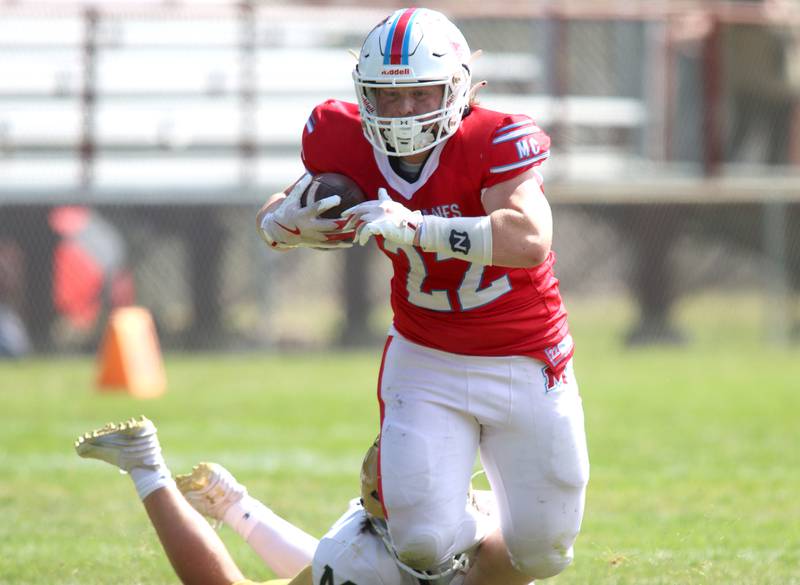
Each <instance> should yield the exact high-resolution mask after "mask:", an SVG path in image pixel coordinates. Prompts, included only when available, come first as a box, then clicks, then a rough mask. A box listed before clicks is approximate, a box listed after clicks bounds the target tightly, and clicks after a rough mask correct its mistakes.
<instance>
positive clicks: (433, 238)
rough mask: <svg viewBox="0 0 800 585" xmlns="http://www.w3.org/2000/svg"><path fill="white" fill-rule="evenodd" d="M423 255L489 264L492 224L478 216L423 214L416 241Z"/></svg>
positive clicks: (487, 217) (486, 218) (486, 217)
mask: <svg viewBox="0 0 800 585" xmlns="http://www.w3.org/2000/svg"><path fill="white" fill-rule="evenodd" d="M419 245H420V247H421V248H422V249H423V250H424V251H426V252H439V253H442V254H447V255H448V256H452V257H453V258H459V259H460V260H466V261H468V262H475V263H476V264H482V265H491V263H492V221H491V219H489V216H487V215H484V216H482V217H439V216H436V215H426V216H425V220H424V221H423V223H422V233H421V235H420V238H419Z"/></svg>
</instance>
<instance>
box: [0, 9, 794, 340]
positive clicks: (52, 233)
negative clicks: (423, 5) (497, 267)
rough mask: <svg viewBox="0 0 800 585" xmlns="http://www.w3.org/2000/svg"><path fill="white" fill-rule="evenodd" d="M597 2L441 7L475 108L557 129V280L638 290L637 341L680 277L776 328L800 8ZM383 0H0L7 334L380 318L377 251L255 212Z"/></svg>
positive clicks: (375, 328) (785, 245)
mask: <svg viewBox="0 0 800 585" xmlns="http://www.w3.org/2000/svg"><path fill="white" fill-rule="evenodd" d="M598 6H600V5H598V4H594V3H593V4H591V5H590V4H587V5H586V10H585V11H584V12H580V11H579V10H578V11H575V10H573V11H571V12H570V11H566V10H565V11H561V12H559V11H557V10H556V9H553V8H552V7H551V8H550V9H548V10H543V9H540V8H538V7H537V6H528V7H527V8H526V7H519V6H517V5H514V10H512V11H511V13H510V14H506V15H501V14H499V13H497V14H495V13H491V12H490V11H489V12H487V10H486V9H481V10H480V11H479V10H478V8H476V6H473V5H472V4H469V3H468V4H467V5H458V6H456V5H446V6H442V9H444V10H445V11H449V12H451V13H452V16H453V18H454V20H455V21H456V22H457V23H458V24H459V26H460V27H461V28H462V30H463V32H464V34H465V36H466V37H467V39H468V40H469V42H470V45H471V47H472V48H473V50H474V49H477V48H481V49H482V50H483V52H484V53H483V55H482V56H481V57H480V58H479V59H478V60H477V61H476V62H475V65H474V70H475V71H474V76H475V79H476V80H478V79H487V80H488V81H489V86H488V87H487V88H486V89H485V90H484V91H483V92H482V93H481V94H480V95H481V99H482V102H483V104H484V105H486V106H487V107H491V108H494V109H498V110H504V111H513V112H524V113H529V114H530V115H531V116H532V117H533V118H534V119H536V120H537V122H538V123H539V124H540V125H541V126H543V127H544V128H545V129H547V130H548V132H549V133H550V134H551V135H552V136H553V138H554V148H553V156H552V159H551V160H550V161H548V162H547V163H546V165H545V167H544V169H543V170H544V174H545V179H546V189H547V193H548V196H549V198H550V199H551V202H552V204H553V209H554V217H555V225H556V237H555V245H554V247H555V249H556V250H557V252H558V254H559V259H560V260H559V265H558V274H559V277H560V278H561V281H562V290H563V292H564V293H565V294H566V296H567V297H568V298H570V299H581V298H589V299H591V298H597V297H598V296H611V297H620V298H630V299H632V300H633V301H634V302H635V304H636V305H637V307H638V308H639V311H640V317H639V323H638V325H637V326H636V327H635V328H634V329H633V330H632V331H631V332H630V334H629V340H630V341H631V342H652V341H677V340H680V338H681V336H680V332H679V331H677V329H676V327H675V325H674V323H673V321H672V314H673V313H672V308H673V306H674V304H675V302H676V301H677V300H678V299H680V298H682V297H684V296H685V295H689V294H694V293H697V292H699V291H707V290H723V291H728V292H729V291H732V290H739V291H753V292H754V294H757V295H759V296H760V297H762V298H764V299H765V304H767V305H770V306H773V307H782V309H781V312H779V313H776V314H775V315H774V317H773V319H772V324H773V325H772V326H773V329H775V327H777V330H778V331H780V332H781V334H780V337H781V339H782V340H784V341H786V340H788V339H789V338H790V337H791V335H792V328H793V327H794V326H795V325H794V323H795V322H796V315H793V314H792V311H791V307H793V306H796V293H797V290H798V288H800V233H799V232H800V230H798V225H800V207H799V204H798V201H800V179H798V175H797V168H796V163H797V160H798V154H800V153H798V148H797V141H798V131H797V120H798V116H797V113H796V109H797V107H796V105H797V95H796V79H797V77H798V74H797V72H796V71H795V69H797V64H796V63H797V62H798V59H797V57H796V55H797V54H798V49H797V46H796V45H795V37H796V33H795V31H796V30H798V29H797V26H798V23H800V21H799V20H798V13H797V12H796V11H795V10H794V9H790V10H789V12H787V14H788V15H789V16H785V17H784V18H782V19H781V20H780V21H779V22H778V21H775V19H774V18H773V19H772V20H770V17H769V14H768V13H767V12H765V10H764V9H763V7H760V6H759V5H756V4H753V5H746V6H745V5H741V6H740V5H737V4H731V5H730V6H729V7H728V8H727V9H726V10H723V11H720V12H719V13H716V12H713V11H700V12H698V11H697V10H694V9H693V10H690V11H686V10H679V9H678V8H677V7H676V8H675V9H669V4H664V5H662V4H659V6H661V9H659V10H656V9H655V8H654V6H656V5H655V4H652V5H650V4H647V3H643V4H642V6H641V7H640V10H638V11H636V10H633V11H627V12H626V13H624V14H615V13H614V12H612V11H605V10H601V9H599V8H598ZM698 6H699V5H698ZM434 7H435V6H434ZM388 11H389V8H386V9H382V8H374V7H373V8H368V7H363V8H353V7H350V8H340V7H336V8H335V9H334V8H333V7H327V6H325V5H317V6H313V7H310V6H309V7H288V6H282V5H270V4H259V3H248V2H243V3H235V4H234V3H229V4H225V3H221V4H217V3H198V4H192V3H186V4H182V3H175V2H164V3H161V2H152V3H149V4H141V5H126V4H122V3H86V4H81V3H74V4H67V3H64V4H57V5H53V4H50V5H43V4H38V3H36V2H10V3H0V307H1V309H0V323H1V325H0V340H4V341H3V343H4V344H5V347H4V349H2V350H0V352H2V351H5V352H6V353H12V354H13V353H24V352H25V351H27V350H29V349H33V350H35V351H44V352H74V351H94V349H95V348H96V347H97V342H98V338H99V335H100V334H101V332H102V328H103V325H104V323H105V319H106V317H107V314H108V311H109V310H110V308H111V307H113V306H118V305H122V304H129V303H136V304H140V305H143V306H146V307H148V308H149V309H150V310H151V311H152V312H153V315H154V317H155V319H156V322H157V324H158V327H159V333H160V336H161V340H162V343H163V345H164V346H166V347H167V348H170V349H208V348H214V349H222V348H224V349H231V350H239V349H242V350H243V349H253V348H265V347H272V348H294V347H298V348H308V347H327V346H330V345H333V344H336V345H358V344H364V343H372V342H375V341H376V340H377V339H379V338H380V336H381V334H382V332H383V330H384V329H385V327H386V325H387V324H388V319H389V314H388V308H387V307H388V278H389V266H388V262H386V261H384V260H383V259H382V258H380V254H379V253H378V252H377V250H375V249H353V250H350V251H337V252H316V251H293V252H290V253H285V254H280V253H274V252H270V251H267V250H266V249H265V248H264V247H263V244H262V243H261V242H260V240H259V239H258V236H257V233H256V229H255V224H254V219H255V213H256V211H257V209H258V207H259V206H260V204H261V203H262V202H263V200H265V199H266V197H268V196H269V194H271V193H273V192H275V191H277V190H279V189H282V188H284V187H285V186H286V185H287V184H289V183H290V182H291V181H292V180H293V179H294V178H296V177H297V176H299V174H300V172H301V170H302V169H301V165H300V161H299V156H298V155H299V137H300V132H301V130H302V127H303V124H304V122H305V119H306V117H307V116H308V113H309V112H310V110H311V108H312V107H313V105H315V104H316V103H318V102H319V101H321V100H323V99H325V98H328V97H335V98H340V99H346V100H351V99H352V98H351V95H352V87H351V82H350V69H351V68H352V65H353V58H352V56H350V55H349V54H348V49H351V50H356V51H357V50H358V48H359V45H360V41H361V38H362V37H363V36H364V35H365V33H366V32H367V31H368V30H369V29H370V28H371V27H372V26H373V25H374V24H375V23H376V22H378V21H379V20H380V19H381V18H382V17H383V16H385V14H384V12H388ZM742 55H748V59H747V60H746V62H745V60H743V57H742ZM770 299H771V300H770ZM773 301H774V302H773ZM26 339H27V341H28V342H29V343H26ZM3 343H0V345H3Z"/></svg>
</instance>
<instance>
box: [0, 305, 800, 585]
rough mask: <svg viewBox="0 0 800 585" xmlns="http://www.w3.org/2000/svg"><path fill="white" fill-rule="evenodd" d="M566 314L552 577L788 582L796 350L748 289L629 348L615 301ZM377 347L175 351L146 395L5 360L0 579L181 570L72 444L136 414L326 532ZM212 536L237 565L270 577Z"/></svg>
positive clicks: (794, 487)
mask: <svg viewBox="0 0 800 585" xmlns="http://www.w3.org/2000/svg"><path fill="white" fill-rule="evenodd" d="M572 309H573V314H572V323H573V332H574V335H575V338H576V341H577V344H578V354H577V357H576V372H577V375H578V379H579V381H580V384H581V392H582V394H583V397H584V406H585V410H586V419H587V430H588V435H589V443H590V445H589V447H590V454H591V459H592V479H591V482H590V487H589V493H588V499H587V510H586V516H585V521H584V527H583V531H582V534H581V536H580V537H579V540H578V543H577V547H576V561H575V564H574V565H573V566H572V567H571V568H569V569H568V570H567V571H566V572H565V573H564V574H562V575H561V576H559V577H557V578H555V579H553V580H551V581H548V583H557V584H558V585H578V584H580V585H587V584H590V585H595V584H608V585H611V584H615V585H616V584H631V585H633V584H635V585H656V584H664V585H667V584H669V585H674V584H705V583H707V584H725V585H728V584H735V585H745V584H753V585H791V584H800V499H799V498H800V423H798V420H797V419H798V415H800V350H798V348H797V347H796V346H795V347H794V348H789V349H786V348H777V347H774V346H770V345H766V344H764V343H763V342H762V339H761V337H762V336H761V334H760V333H759V331H760V316H759V310H760V308H759V306H758V305H757V304H755V303H754V302H753V301H748V300H747V299H744V300H740V299H733V300H731V299H723V301H722V302H721V301H720V299H710V298H709V299H703V298H700V299H695V300H693V301H691V302H687V303H685V304H684V305H681V306H680V307H679V313H678V321H679V322H680V323H681V325H682V326H683V327H684V328H685V329H686V330H687V332H688V333H689V334H690V336H691V338H692V339H693V342H692V343H691V344H689V345H688V346H686V347H683V348H647V349H639V350H635V351H630V350H626V349H625V348H624V347H623V346H622V344H621V341H620V340H621V337H622V335H621V333H622V332H623V331H624V330H625V328H626V327H627V326H628V325H629V323H630V322H631V319H632V314H631V311H630V308H629V307H628V306H627V305H625V304H624V303H619V302H610V301H608V302H606V301H597V302H593V303H591V304H584V303H575V306H573V307H572ZM378 359H379V348H376V349H375V350H371V351H366V352H359V353H340V354H311V355H292V356H277V355H246V356H218V355H196V356H180V355H168V356H166V365H167V373H168V377H169V383H170V386H169V391H168V392H167V394H166V395H165V396H164V397H162V398H160V399H157V400H153V401H137V400H134V399H131V398H128V397H127V396H124V395H101V394H98V393H96V392H95V391H94V389H93V385H92V380H93V376H94V364H93V363H92V361H91V360H89V359H85V358H75V359H55V360H53V359H50V360H30V361H22V362H16V363H8V362H6V363H2V362H0V517H2V519H3V522H2V523H0V551H1V553H0V583H2V584H6V583H14V584H17V583H19V584H21V583H31V584H34V583H35V584H37V585H39V584H42V583H48V584H54V583H75V584H81V585H87V584H95V583H98V584H99V583H143V584H152V583H174V582H175V579H174V577H173V575H172V572H171V569H170V567H169V565H168V563H167V561H166V560H165V558H164V557H163V555H162V553H161V549H160V548H159V546H158V542H157V540H156V538H155V535H154V533H153V532H152V529H151V528H150V526H149V524H148V522H147V519H146V517H145V515H144V512H143V510H142V508H141V505H140V504H139V502H138V499H137V498H136V495H135V492H134V490H133V487H132V485H131V482H130V480H129V479H127V478H125V477H122V476H120V475H119V474H117V473H115V472H114V471H113V470H112V469H111V468H110V467H109V466H107V465H105V464H102V463H99V462H95V461H84V460H81V459H79V458H78V457H77V456H75V455H74V452H73V450H72V440H73V439H74V437H75V436H77V435H78V434H79V433H81V432H83V431H85V430H88V429H90V428H92V427H95V426H97V425H99V424H102V423H104V422H106V421H107V420H115V419H122V418H126V417H128V416H130V415H132V414H138V413H144V414H147V415H148V416H149V417H151V418H152V419H153V420H155V421H156V423H157V424H158V426H159V427H160V430H159V435H160V437H161V442H162V445H163V446H164V451H165V453H166V456H167V460H168V463H169V464H170V467H171V468H172V470H173V472H176V473H177V472H183V471H186V470H188V469H189V468H190V467H191V465H192V464H194V463H196V462H197V461H199V460H203V459H207V460H218V461H220V462H222V463H224V464H226V465H227V466H228V467H229V468H230V469H231V470H232V471H234V473H235V474H236V475H237V476H238V477H239V478H240V479H241V480H242V481H243V482H244V483H245V484H247V485H248V487H249V489H250V491H251V493H253V494H254V495H257V496H259V497H260V498H262V499H263V500H265V501H266V502H268V503H269V504H270V505H271V506H272V507H273V508H274V509H275V510H276V511H277V512H279V513H281V514H283V515H285V516H286V517H287V518H288V519H290V520H291V521H293V522H295V523H297V524H299V525H300V526H302V527H303V528H305V529H306V530H308V531H310V532H312V533H314V534H317V535H320V534H322V533H323V532H324V531H325V530H326V529H327V527H328V526H329V525H330V524H331V523H332V522H333V521H334V520H335V519H336V518H337V517H338V516H339V515H340V513H341V512H342V511H343V510H344V507H345V504H346V502H347V500H348V498H350V497H352V496H353V495H354V494H356V492H357V489H358V467H359V463H360V459H361V456H362V454H363V451H364V449H365V448H366V446H367V445H368V443H369V441H371V439H372V438H373V437H374V435H375V433H376V431H377V424H378V415H377V408H376V404H375V376H376V373H377V369H378ZM221 535H222V536H223V539H224V540H225V542H226V543H227V544H228V545H229V548H230V549H231V551H232V554H233V555H234V558H236V559H237V561H238V562H239V563H240V565H241V566H242V568H243V570H244V571H245V572H246V574H248V575H249V576H252V577H254V578H266V577H268V576H269V572H268V571H267V570H266V569H264V568H263V566H262V565H261V563H260V561H259V560H258V558H257V557H256V556H255V555H254V553H252V552H251V551H250V550H249V549H248V548H247V546H246V545H245V544H244V543H242V542H241V541H240V539H239V538H238V537H237V536H236V535H234V534H232V533H231V531H230V530H228V529H223V530H222V531H221Z"/></svg>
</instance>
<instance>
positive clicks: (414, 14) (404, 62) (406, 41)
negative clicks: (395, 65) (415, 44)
mask: <svg viewBox="0 0 800 585" xmlns="http://www.w3.org/2000/svg"><path fill="white" fill-rule="evenodd" d="M417 12H419V11H418V10H414V12H412V13H411V16H410V17H409V19H408V23H407V24H406V34H405V35H403V60H402V65H408V45H409V44H410V42H411V25H412V24H414V19H415V18H416V17H417ZM398 20H399V19H398Z"/></svg>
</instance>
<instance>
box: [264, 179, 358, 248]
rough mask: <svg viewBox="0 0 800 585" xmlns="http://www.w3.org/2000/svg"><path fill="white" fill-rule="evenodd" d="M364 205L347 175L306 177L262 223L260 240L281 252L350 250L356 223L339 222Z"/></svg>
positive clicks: (350, 220) (351, 220)
mask: <svg viewBox="0 0 800 585" xmlns="http://www.w3.org/2000/svg"><path fill="white" fill-rule="evenodd" d="M362 201H364V194H363V193H362V191H361V189H360V188H359V187H358V185H357V184H356V183H355V182H353V181H351V180H350V179H349V178H347V177H345V176H344V175H338V174H333V173H323V174H319V175H317V176H314V177H312V176H311V175H310V174H309V173H306V174H305V175H303V176H302V177H301V178H300V179H299V180H298V181H297V183H295V184H294V186H293V187H292V188H291V190H290V191H289V193H288V194H287V196H286V198H285V199H283V201H281V203H280V204H279V205H277V206H275V207H274V208H273V209H272V210H271V211H269V212H268V213H266V214H265V215H264V216H263V217H262V218H261V220H260V223H259V227H260V235H261V238H262V239H263V240H264V241H265V242H266V243H267V244H268V245H269V246H270V247H271V248H274V249H278V250H286V249H289V248H298V247H308V248H321V249H326V250H327V249H332V248H349V247H351V246H352V245H353V239H354V236H355V227H356V223H355V220H353V219H351V218H346V219H342V218H340V215H341V210H342V209H347V208H348V207H351V206H352V203H353V202H356V203H358V202H362Z"/></svg>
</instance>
